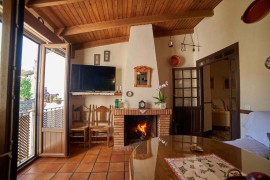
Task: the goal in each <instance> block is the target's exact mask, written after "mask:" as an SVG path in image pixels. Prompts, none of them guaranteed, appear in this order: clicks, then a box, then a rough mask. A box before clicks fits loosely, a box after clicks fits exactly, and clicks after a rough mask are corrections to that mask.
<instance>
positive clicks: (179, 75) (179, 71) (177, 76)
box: [174, 70, 183, 79]
mask: <svg viewBox="0 0 270 180" xmlns="http://www.w3.org/2000/svg"><path fill="white" fill-rule="evenodd" d="M174 73H175V77H174V78H176V79H177V78H183V76H182V71H181V70H176V71H174Z"/></svg>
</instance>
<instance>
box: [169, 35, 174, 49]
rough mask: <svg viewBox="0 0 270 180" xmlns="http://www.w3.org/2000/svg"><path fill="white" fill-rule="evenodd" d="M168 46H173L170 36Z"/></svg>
mask: <svg viewBox="0 0 270 180" xmlns="http://www.w3.org/2000/svg"><path fill="white" fill-rule="evenodd" d="M168 46H169V47H173V41H172V36H170V39H169V41H168Z"/></svg>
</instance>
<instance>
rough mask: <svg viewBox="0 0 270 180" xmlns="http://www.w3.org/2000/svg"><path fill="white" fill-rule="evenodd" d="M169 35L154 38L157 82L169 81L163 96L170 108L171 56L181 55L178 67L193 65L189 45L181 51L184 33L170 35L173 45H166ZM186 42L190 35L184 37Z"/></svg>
mask: <svg viewBox="0 0 270 180" xmlns="http://www.w3.org/2000/svg"><path fill="white" fill-rule="evenodd" d="M169 39H170V37H159V38H155V47H156V56H157V65H158V74H159V82H161V83H163V82H165V81H168V82H169V86H168V87H166V88H165V89H164V90H165V91H164V92H165V96H166V97H167V100H166V102H167V107H168V108H172V103H173V98H172V93H173V89H172V87H173V84H172V83H173V82H172V66H171V65H170V63H169V60H170V58H171V56H173V55H178V56H180V57H181V60H182V61H181V64H180V66H179V67H193V66H195V63H194V57H193V54H194V53H193V51H192V48H191V47H187V48H186V51H184V52H182V51H181V42H183V39H184V35H179V36H172V40H173V44H174V45H173V47H172V48H170V47H168V41H169ZM185 42H186V43H191V39H190V36H187V37H186V41H185Z"/></svg>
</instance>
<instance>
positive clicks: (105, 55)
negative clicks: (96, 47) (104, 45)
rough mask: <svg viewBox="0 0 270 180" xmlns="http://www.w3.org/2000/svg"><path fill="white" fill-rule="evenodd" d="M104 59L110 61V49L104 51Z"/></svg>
mask: <svg viewBox="0 0 270 180" xmlns="http://www.w3.org/2000/svg"><path fill="white" fill-rule="evenodd" d="M104 61H105V62H109V61H110V51H104Z"/></svg>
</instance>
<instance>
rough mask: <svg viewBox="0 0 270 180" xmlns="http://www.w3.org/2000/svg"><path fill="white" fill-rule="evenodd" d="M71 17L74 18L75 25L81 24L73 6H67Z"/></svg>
mask: <svg viewBox="0 0 270 180" xmlns="http://www.w3.org/2000/svg"><path fill="white" fill-rule="evenodd" d="M67 6H68V8H69V10H70V13H71V16H72V17H74V20H75V22H76V24H83V21H82V20H81V18H80V16H79V15H78V13H77V11H76V9H75V8H74V6H73V4H67Z"/></svg>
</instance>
